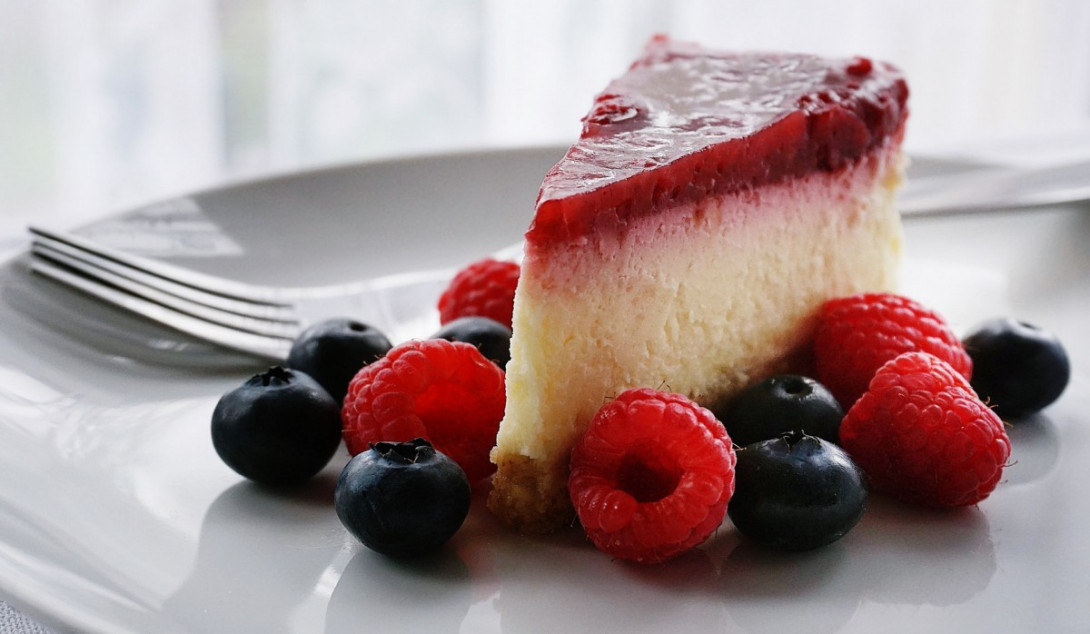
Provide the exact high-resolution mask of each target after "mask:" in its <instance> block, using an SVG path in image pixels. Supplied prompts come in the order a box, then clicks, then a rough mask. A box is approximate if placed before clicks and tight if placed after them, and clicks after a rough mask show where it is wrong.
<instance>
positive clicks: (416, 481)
mask: <svg viewBox="0 0 1090 634" xmlns="http://www.w3.org/2000/svg"><path fill="white" fill-rule="evenodd" d="M469 501H470V486H469V480H468V479H467V478H466V474H465V472H464V471H462V469H461V467H459V466H458V464H457V463H455V462H454V461H453V460H451V459H450V458H448V457H447V456H446V455H444V454H442V453H440V452H438V451H436V450H435V448H434V447H432V446H431V444H430V443H428V442H427V441H426V440H423V439H421V438H417V439H416V440H412V441H409V442H401V443H394V442H379V443H374V444H373V445H372V446H371V449H368V450H367V451H364V452H361V453H359V454H357V455H356V456H354V457H353V458H352V459H351V460H350V461H349V462H348V464H347V465H345V467H344V470H343V471H342V472H341V477H340V479H339V480H338V481H337V489H336V492H335V493H334V495H333V506H334V508H335V509H336V511H337V517H339V518H340V520H341V523H342V524H344V526H345V528H347V529H348V531H349V532H350V533H352V534H353V535H354V536H355V537H356V538H357V539H359V540H360V541H361V542H363V544H364V545H365V546H367V547H368V548H370V549H372V550H374V551H376V552H380V553H382V554H384V555H389V556H391V557H413V556H417V555H422V554H425V553H427V552H430V551H433V550H435V549H437V548H439V547H440V546H442V545H443V544H445V543H446V542H447V540H449V539H450V538H451V537H452V536H453V535H454V533H456V532H457V531H458V529H459V528H461V526H462V523H463V522H464V521H465V519H466V516H467V515H468V514H469Z"/></svg>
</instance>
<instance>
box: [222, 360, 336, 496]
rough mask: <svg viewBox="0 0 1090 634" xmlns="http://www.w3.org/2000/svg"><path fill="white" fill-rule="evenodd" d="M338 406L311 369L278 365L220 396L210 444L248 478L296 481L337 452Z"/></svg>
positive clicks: (273, 482) (283, 482)
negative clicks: (305, 370) (301, 370)
mask: <svg viewBox="0 0 1090 634" xmlns="http://www.w3.org/2000/svg"><path fill="white" fill-rule="evenodd" d="M340 411H341V410H340V406H339V405H338V404H337V402H336V401H334V400H333V398H332V397H331V396H330V395H329V393H328V392H326V391H325V389H324V388H323V387H322V386H321V385H318V382H317V381H315V380H314V379H313V378H311V377H310V376H309V375H307V374H305V373H303V372H299V371H297V370H287V369H284V368H281V367H279V366H274V367H272V368H270V369H269V370H267V371H265V372H263V373H261V374H257V375H254V376H253V377H251V378H250V379H249V380H247V381H246V382H245V383H243V384H242V385H241V386H239V387H237V388H235V389H233V390H231V391H229V392H227V393H226V394H224V395H223V396H222V397H220V400H219V402H218V403H216V408H215V410H214V411H213V412H212V445H213V446H214V447H215V449H216V453H218V454H219V456H220V458H222V459H223V461H224V462H225V463H227V466H229V467H231V468H232V469H234V470H235V471H236V472H238V474H239V475H242V476H245V477H246V478H249V479H250V480H253V481H255V482H260V483H262V484H269V485H287V484H298V483H300V482H303V481H305V480H308V479H309V478H311V477H313V476H314V475H315V474H317V473H318V472H319V471H321V470H322V468H323V467H325V466H326V464H328V463H329V460H330V458H332V457H333V454H334V452H336V450H337V446H338V445H339V444H340V441H341V414H340Z"/></svg>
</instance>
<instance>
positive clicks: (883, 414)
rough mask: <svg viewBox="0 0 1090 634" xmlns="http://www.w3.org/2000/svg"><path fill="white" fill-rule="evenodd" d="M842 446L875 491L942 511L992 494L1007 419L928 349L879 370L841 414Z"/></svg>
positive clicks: (1005, 444) (1005, 446)
mask: <svg viewBox="0 0 1090 634" xmlns="http://www.w3.org/2000/svg"><path fill="white" fill-rule="evenodd" d="M840 442H841V444H842V445H843V447H844V449H845V450H847V452H848V454H849V455H851V457H852V459H853V460H855V461H856V463H857V464H858V465H859V466H860V467H862V469H863V471H864V472H866V474H867V475H868V476H869V478H870V480H871V483H872V484H873V485H874V487H875V488H876V489H878V490H881V491H884V492H886V493H889V494H891V495H894V496H896V497H899V498H902V499H904V500H907V501H909V502H915V503H919V504H924V505H927V506H940V507H945V506H967V505H971V504H976V503H977V502H979V501H981V500H983V499H984V498H986V497H988V495H989V494H990V493H991V492H992V490H994V489H995V486H996V484H997V483H998V482H999V478H1000V476H1001V475H1002V473H1003V467H1004V466H1005V465H1006V463H1007V459H1008V458H1009V457H1010V452H1011V444H1010V439H1009V438H1007V432H1006V431H1005V430H1004V429H1003V423H1002V421H1000V420H999V417H998V416H996V415H995V412H993V411H992V410H991V409H989V408H988V407H987V406H986V405H985V404H984V403H982V402H981V400H980V399H979V398H978V397H977V395H976V393H975V392H973V389H972V388H971V387H970V386H969V382H968V381H966V380H965V377H964V376H962V375H961V374H960V373H959V372H957V371H956V370H954V368H952V367H950V365H949V364H948V363H946V362H945V361H942V360H941V359H938V358H937V357H934V356H932V355H930V354H927V353H924V352H907V353H905V354H902V355H900V356H898V357H896V358H895V359H893V360H892V361H889V362H888V363H886V364H885V365H883V366H882V367H881V369H879V370H878V373H877V374H876V375H875V376H874V379H873V380H872V381H871V383H870V389H869V390H868V391H867V392H866V393H865V394H864V395H863V396H862V397H861V398H860V399H859V400H858V401H856V403H855V405H853V406H852V408H851V409H850V410H848V414H847V415H846V416H845V417H844V422H843V423H841V425H840Z"/></svg>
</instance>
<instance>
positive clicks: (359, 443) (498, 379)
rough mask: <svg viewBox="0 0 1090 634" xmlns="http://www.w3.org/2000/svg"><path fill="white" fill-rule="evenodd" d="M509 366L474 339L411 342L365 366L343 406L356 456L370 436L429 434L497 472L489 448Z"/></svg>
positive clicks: (475, 466)
mask: <svg viewBox="0 0 1090 634" xmlns="http://www.w3.org/2000/svg"><path fill="white" fill-rule="evenodd" d="M503 380H504V375H503V371H502V370H500V369H499V368H498V367H496V364H495V363H492V362H491V361H489V360H488V359H485V358H484V356H483V355H482V354H481V353H480V351H479V350H477V348H476V347H475V346H473V345H471V344H468V343H461V342H451V341H446V340H445V339H429V340H424V341H410V342H408V343H404V344H401V345H400V346H397V347H395V348H394V349H393V350H391V351H390V352H388V353H387V354H386V356H384V357H383V358H381V359H379V360H378V361H375V362H373V363H371V364H370V365H367V366H364V367H363V368H362V369H361V370H360V371H359V372H358V373H357V374H356V376H355V377H354V378H353V379H352V381H351V383H349V385H348V395H347V396H346V397H345V400H344V407H343V408H342V410H341V422H342V424H343V435H344V440H345V444H346V445H347V446H348V451H349V453H351V454H352V455H356V454H358V453H360V452H363V451H366V450H367V449H369V448H370V445H371V443H377V442H405V441H409V440H412V439H414V438H424V439H426V440H428V441H429V442H430V443H431V444H432V445H434V446H435V449H436V450H437V451H439V452H441V453H444V454H446V455H447V456H450V458H451V459H453V460H454V461H455V462H457V463H458V466H460V467H462V469H463V470H464V471H465V472H466V476H467V477H468V478H469V481H470V483H477V482H479V481H481V480H483V479H484V478H486V477H488V476H489V475H491V473H492V471H494V470H495V466H494V465H493V464H492V463H491V462H489V460H488V452H489V451H491V449H492V446H493V445H494V444H496V432H497V430H498V429H499V424H500V418H502V417H503V407H504V403H505V396H504V386H503Z"/></svg>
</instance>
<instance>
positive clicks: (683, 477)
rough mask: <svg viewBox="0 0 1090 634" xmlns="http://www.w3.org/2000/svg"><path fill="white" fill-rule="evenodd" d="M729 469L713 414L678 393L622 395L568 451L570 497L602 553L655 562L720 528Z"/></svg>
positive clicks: (730, 454)
mask: <svg viewBox="0 0 1090 634" xmlns="http://www.w3.org/2000/svg"><path fill="white" fill-rule="evenodd" d="M734 463H735V455H734V449H733V448H732V446H731V442H730V438H729V437H728V436H727V433H726V430H725V429H724V428H723V425H722V424H720V423H719V421H717V420H716V419H715V417H714V416H713V415H712V414H711V412H709V411H708V410H706V409H704V408H702V407H700V406H699V405H697V404H695V403H694V402H692V401H691V400H689V399H688V398H686V397H684V396H681V395H678V394H670V393H666V392H659V391H655V390H651V389H633V390H627V391H625V392H623V393H621V395H620V396H618V397H617V398H616V399H614V400H612V401H610V402H608V403H606V405H604V406H603V407H602V408H601V410H599V411H598V413H597V414H596V415H595V416H594V418H593V419H592V420H591V422H590V425H589V427H588V428H587V431H586V433H585V434H584V435H583V437H582V438H581V439H580V441H579V442H578V443H577V444H576V445H575V448H574V449H573V450H572V457H571V474H570V476H569V479H568V491H569V493H570V494H571V500H572V504H573V506H574V507H575V510H576V513H577V514H578V515H579V520H580V522H582V524H583V528H584V529H585V530H586V532H587V536H588V537H589V538H590V540H591V541H592V542H594V544H595V545H596V546H597V547H598V548H599V549H600V550H602V551H604V552H606V553H608V554H610V555H612V556H614V557H617V558H620V559H628V560H633V561H637V562H640V563H655V562H660V561H664V560H667V559H670V558H671V557H674V556H676V555H679V554H681V553H682V552H684V551H686V550H688V549H689V548H692V547H693V546H696V545H698V544H700V543H701V542H703V541H704V540H705V539H707V538H708V536H709V535H711V534H712V532H713V531H714V530H715V529H716V528H717V527H718V526H719V525H720V524H721V523H722V521H723V517H724V515H725V514H726V509H727V502H728V501H729V500H730V497H731V495H732V494H733V493H734Z"/></svg>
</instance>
